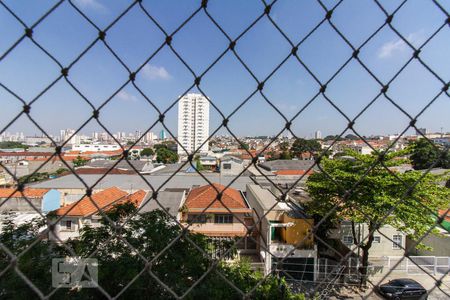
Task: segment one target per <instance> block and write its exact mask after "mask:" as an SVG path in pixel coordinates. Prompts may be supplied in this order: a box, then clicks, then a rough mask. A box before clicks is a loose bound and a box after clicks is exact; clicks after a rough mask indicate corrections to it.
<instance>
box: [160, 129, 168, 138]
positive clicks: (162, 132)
mask: <svg viewBox="0 0 450 300" xmlns="http://www.w3.org/2000/svg"><path fill="white" fill-rule="evenodd" d="M166 138H167V135H166V131H165V130H164V129H161V131H160V132H159V139H160V140H165V139H166Z"/></svg>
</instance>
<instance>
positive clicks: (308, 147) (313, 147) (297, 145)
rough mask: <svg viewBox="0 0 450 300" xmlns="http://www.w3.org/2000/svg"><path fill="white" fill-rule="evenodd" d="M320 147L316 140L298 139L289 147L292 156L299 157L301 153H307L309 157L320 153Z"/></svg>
mask: <svg viewBox="0 0 450 300" xmlns="http://www.w3.org/2000/svg"><path fill="white" fill-rule="evenodd" d="M321 149H322V146H321V145H320V143H319V142H318V141H316V140H305V139H302V138H298V139H296V140H295V141H294V143H293V144H292V147H291V153H292V156H295V157H301V156H302V153H305V152H308V153H310V154H311V155H313V154H314V153H316V152H318V151H320V150H321Z"/></svg>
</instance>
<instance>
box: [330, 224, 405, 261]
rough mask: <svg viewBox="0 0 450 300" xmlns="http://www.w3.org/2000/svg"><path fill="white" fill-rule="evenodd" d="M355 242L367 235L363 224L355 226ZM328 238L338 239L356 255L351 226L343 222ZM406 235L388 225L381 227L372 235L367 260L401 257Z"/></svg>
mask: <svg viewBox="0 0 450 300" xmlns="http://www.w3.org/2000/svg"><path fill="white" fill-rule="evenodd" d="M355 233H356V237H357V242H358V241H360V240H361V241H362V240H363V239H365V238H366V237H367V235H368V234H369V228H368V225H367V224H365V223H358V224H355ZM330 238H334V239H339V240H341V242H342V243H343V244H344V245H345V246H347V248H349V249H350V250H352V251H353V252H354V253H355V254H358V247H357V246H356V245H355V240H354V237H353V234H352V225H351V223H350V222H349V221H344V222H342V223H341V224H340V226H339V227H338V228H336V229H334V230H332V232H331V234H330ZM405 244H406V235H405V233H403V232H401V231H399V230H397V229H396V228H394V227H392V226H390V225H383V226H381V227H380V228H379V229H378V230H376V231H375V233H374V240H373V242H372V247H371V248H370V251H369V258H382V257H387V256H403V254H404V252H405V250H404V249H405Z"/></svg>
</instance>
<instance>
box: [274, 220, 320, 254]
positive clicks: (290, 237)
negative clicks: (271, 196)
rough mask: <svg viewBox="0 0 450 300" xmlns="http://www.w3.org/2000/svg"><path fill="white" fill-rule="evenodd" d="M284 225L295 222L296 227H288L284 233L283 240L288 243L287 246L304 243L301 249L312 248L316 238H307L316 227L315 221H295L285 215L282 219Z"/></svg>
mask: <svg viewBox="0 0 450 300" xmlns="http://www.w3.org/2000/svg"><path fill="white" fill-rule="evenodd" d="M282 222H283V223H289V222H293V223H294V224H295V225H294V226H291V227H286V228H284V230H283V231H282V233H281V234H282V238H283V240H284V241H286V243H287V244H291V245H296V244H297V243H300V242H301V241H303V242H302V243H301V244H300V245H299V248H305V247H312V246H313V244H314V237H313V235H310V236H309V237H308V238H306V239H305V236H307V235H308V233H309V232H310V230H311V228H312V227H313V226H314V220H313V219H294V218H291V217H289V216H288V215H286V214H284V215H283V217H282Z"/></svg>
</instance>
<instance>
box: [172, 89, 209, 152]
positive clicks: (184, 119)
mask: <svg viewBox="0 0 450 300" xmlns="http://www.w3.org/2000/svg"><path fill="white" fill-rule="evenodd" d="M208 137H209V100H208V99H207V98H206V97H204V96H203V95H201V94H187V95H185V96H183V97H182V98H181V99H180V101H179V102H178V141H179V142H180V144H181V145H183V147H184V149H183V147H180V146H178V154H180V155H187V153H186V151H187V152H188V153H193V152H194V151H195V150H197V149H198V148H200V150H199V152H201V153H205V152H208V150H209V146H208V142H207V139H208ZM185 150H186V151H185Z"/></svg>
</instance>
